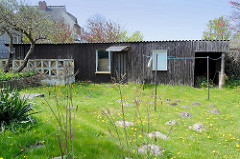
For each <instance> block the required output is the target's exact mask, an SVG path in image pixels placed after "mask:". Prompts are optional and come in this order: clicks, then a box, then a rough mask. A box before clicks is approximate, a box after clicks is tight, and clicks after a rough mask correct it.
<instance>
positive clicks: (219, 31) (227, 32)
mask: <svg viewBox="0 0 240 159" xmlns="http://www.w3.org/2000/svg"><path fill="white" fill-rule="evenodd" d="M207 27H208V28H207V31H204V32H203V38H202V39H203V40H229V39H230V38H231V29H230V23H229V21H228V20H226V19H224V18H223V17H219V18H215V19H213V20H209V23H208V24H207Z"/></svg>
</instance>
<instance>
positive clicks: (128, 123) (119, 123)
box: [115, 121, 134, 127]
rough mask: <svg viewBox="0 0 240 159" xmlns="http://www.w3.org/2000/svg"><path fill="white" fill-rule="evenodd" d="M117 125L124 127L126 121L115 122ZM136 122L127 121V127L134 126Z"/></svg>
mask: <svg viewBox="0 0 240 159" xmlns="http://www.w3.org/2000/svg"><path fill="white" fill-rule="evenodd" d="M115 125H116V126H120V127H124V121H116V122H115ZM133 125H134V123H133V122H127V121H125V127H129V126H133Z"/></svg>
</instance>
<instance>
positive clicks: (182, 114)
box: [178, 111, 192, 118]
mask: <svg viewBox="0 0 240 159" xmlns="http://www.w3.org/2000/svg"><path fill="white" fill-rule="evenodd" d="M178 115H179V116H180V117H181V118H191V117H192V115H191V114H190V113H189V112H187V111H185V112H180V113H179V114H178Z"/></svg>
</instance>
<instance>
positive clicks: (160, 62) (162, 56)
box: [152, 50, 167, 71]
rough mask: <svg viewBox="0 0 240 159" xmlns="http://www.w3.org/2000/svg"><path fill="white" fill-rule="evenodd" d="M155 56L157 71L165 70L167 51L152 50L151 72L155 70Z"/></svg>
mask: <svg viewBox="0 0 240 159" xmlns="http://www.w3.org/2000/svg"><path fill="white" fill-rule="evenodd" d="M156 56H157V58H158V59H157V70H158V71H166V70H167V50H153V62H152V70H156Z"/></svg>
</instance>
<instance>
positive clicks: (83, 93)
mask: <svg viewBox="0 0 240 159" xmlns="http://www.w3.org/2000/svg"><path fill="white" fill-rule="evenodd" d="M140 87H141V86H140V85H136V84H128V85H124V86H121V89H122V96H123V99H124V100H125V101H126V102H128V103H130V104H131V105H132V106H124V115H125V117H126V121H129V122H134V123H135V125H134V126H130V127H128V128H126V133H127V141H128V142H126V137H125V132H124V128H122V127H117V132H116V128H115V126H114V124H113V123H114V122H115V121H120V120H123V119H122V118H123V116H122V105H121V104H120V103H118V102H117V100H118V99H120V94H119V91H118V90H117V89H116V87H115V88H114V85H113V84H95V85H94V84H91V83H83V82H81V83H76V84H73V85H72V94H73V105H74V106H78V110H77V112H76V113H74V112H75V110H73V112H72V113H73V114H75V116H74V123H73V126H74V127H73V131H74V134H75V137H74V152H73V154H74V156H76V158H86V159H94V158H104V159H108V158H109V159H112V158H120V157H122V158H125V157H127V156H128V148H127V147H129V151H130V154H131V157H132V158H136V156H135V155H136V150H137V148H138V147H141V146H142V145H145V144H146V143H148V144H154V145H158V146H161V147H164V148H165V149H164V150H163V155H162V156H154V155H153V154H151V153H150V154H148V158H150V159H151V158H152V159H154V158H189V159H193V158H198V159H205V158H206V159H209V158H215V159H219V158H236V159H239V158H240V111H239V108H240V106H239V104H240V103H239V101H240V99H239V97H240V95H239V90H238V89H227V88H226V89H223V90H219V89H217V88H212V89H211V90H210V100H207V90H206V88H202V89H197V88H191V87H187V86H167V85H159V86H158V97H157V107H156V112H155V111H154V104H153V103H154V97H153V96H152V95H153V94H154V86H153V85H146V87H145V90H144V91H141V89H140ZM21 91H22V92H28V93H31V92H32V93H43V94H44V95H45V97H44V98H45V99H46V101H47V102H48V103H49V104H50V105H51V106H52V108H53V110H54V111H55V112H56V114H58V113H57V112H58V110H60V111H62V112H64V109H65V106H66V105H67V100H66V99H67V97H66V95H67V88H66V86H56V87H54V86H45V87H35V88H25V89H23V90H21ZM134 99H137V100H141V101H142V102H139V106H138V109H136V104H135V102H134V101H133V100H134ZM166 99H170V100H171V101H167V100H166ZM174 100H180V101H181V102H178V103H177V105H176V106H171V105H170V103H172V102H173V101H174ZM30 101H31V102H33V103H35V108H36V109H37V110H38V111H39V113H38V114H34V115H33V118H34V120H35V122H34V124H29V123H26V124H22V125H21V126H14V127H12V128H11V129H10V128H8V129H7V130H5V131H4V132H2V133H1V134H0V158H3V159H9V158H31V159H37V158H39V159H45V158H46V159H47V158H52V157H55V156H60V151H59V148H58V141H57V134H58V133H59V131H58V130H59V129H58V128H59V127H58V125H57V122H56V119H55V116H54V115H53V114H52V113H51V110H50V108H49V106H48V105H47V102H46V101H45V100H44V99H43V98H42V97H37V98H34V99H32V100H30ZM193 102H199V103H200V104H201V105H197V106H192V105H191V103H193ZM57 103H58V106H57ZM182 105H188V106H189V107H190V109H184V108H181V106H182ZM210 105H216V107H214V108H213V107H209V106H210ZM58 108H60V109H58ZM148 108H149V109H148ZM210 109H218V110H219V111H220V113H219V114H212V113H210V112H209V110H210ZM137 110H138V111H137ZM147 110H148V111H147ZM103 111H105V112H110V114H111V116H109V115H108V116H106V115H104V113H103ZM183 111H188V112H189V113H190V114H191V115H192V117H191V118H181V117H179V116H178V114H179V113H180V112H183ZM136 112H137V115H136ZM63 114H64V113H63ZM170 120H177V121H178V122H179V124H177V125H174V126H173V127H172V126H169V125H165V123H166V122H167V121H170ZM195 123H201V124H203V125H204V127H205V129H206V130H205V131H201V132H197V131H194V130H192V129H189V126H192V125H193V124H195ZM148 124H149V126H148ZM152 131H159V132H161V133H163V134H166V135H169V139H168V140H163V139H148V138H147V136H146V134H147V132H152ZM117 134H119V135H117ZM118 136H119V138H120V141H121V143H122V145H124V150H123V152H122V155H121V146H120V142H119V138H118ZM36 142H39V143H43V144H44V146H40V147H37V146H34V144H35V143H36ZM127 143H128V145H126V144H127ZM21 151H22V153H21ZM19 153H21V154H19ZM17 154H19V155H17ZM139 158H146V155H139Z"/></svg>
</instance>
